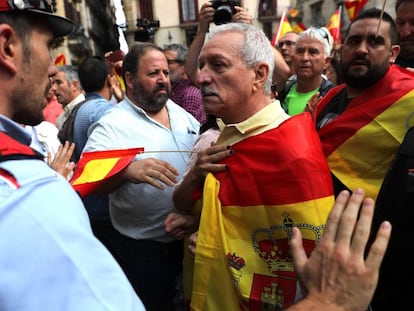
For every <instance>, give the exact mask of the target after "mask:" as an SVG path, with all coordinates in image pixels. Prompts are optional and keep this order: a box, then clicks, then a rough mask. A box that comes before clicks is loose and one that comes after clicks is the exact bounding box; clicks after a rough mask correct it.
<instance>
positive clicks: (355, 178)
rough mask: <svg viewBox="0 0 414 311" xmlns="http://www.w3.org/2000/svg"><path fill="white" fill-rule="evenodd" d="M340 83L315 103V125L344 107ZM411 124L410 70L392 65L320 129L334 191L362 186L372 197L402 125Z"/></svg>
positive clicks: (413, 87)
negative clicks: (338, 107)
mask: <svg viewBox="0 0 414 311" xmlns="http://www.w3.org/2000/svg"><path fill="white" fill-rule="evenodd" d="M340 98H343V100H346V90H345V85H344V84H342V85H339V86H337V87H335V88H333V89H331V90H330V92H329V93H328V94H326V95H325V96H324V97H323V98H322V100H321V102H320V103H319V104H318V106H317V107H316V111H315V118H316V121H317V124H322V123H323V122H322V123H321V121H322V120H323V118H324V117H326V116H327V115H329V114H330V113H331V112H332V111H333V110H335V109H336V108H335V105H344V103H342V102H341V101H342V100H341V99H340ZM413 124H414V74H412V73H411V72H409V71H407V70H405V69H403V68H401V67H399V66H397V65H391V66H390V68H389V70H388V72H387V73H386V74H385V75H384V77H383V78H381V79H380V80H379V81H378V82H377V83H375V84H374V85H372V86H370V87H369V88H368V89H367V90H366V91H365V92H364V93H363V94H361V95H360V96H357V97H355V98H353V99H351V100H350V101H349V103H348V104H346V108H345V110H344V111H343V112H342V113H340V114H339V116H337V117H336V118H334V119H333V120H331V121H329V123H326V124H325V125H323V124H322V127H321V128H320V129H319V136H320V139H321V142H322V147H323V151H324V153H325V156H326V157H327V159H328V164H329V167H330V169H331V171H332V173H333V175H334V176H335V177H336V178H335V183H336V184H338V185H337V186H336V187H337V188H338V191H339V189H340V188H344V186H345V187H346V188H348V189H355V188H356V187H362V188H364V189H365V191H366V194H367V197H371V198H373V199H375V198H376V197H377V195H378V191H379V188H380V186H381V183H382V181H383V179H384V177H385V174H386V172H387V170H388V168H389V166H390V164H391V161H392V159H393V157H394V154H395V153H396V151H397V149H398V147H399V146H400V144H401V142H402V140H403V138H404V135H405V133H406V132H407V128H408V127H411V126H412V125H413Z"/></svg>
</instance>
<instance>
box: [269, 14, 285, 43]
mask: <svg viewBox="0 0 414 311" xmlns="http://www.w3.org/2000/svg"><path fill="white" fill-rule="evenodd" d="M285 17H286V11H283V13H282V17H281V18H280V21H279V25H278V27H277V33H276V36H275V39H274V40H273V41H274V42H272V43H273V46H276V44H277V43H278V42H279V36H280V32H281V31H282V26H283V23H284V22H285Z"/></svg>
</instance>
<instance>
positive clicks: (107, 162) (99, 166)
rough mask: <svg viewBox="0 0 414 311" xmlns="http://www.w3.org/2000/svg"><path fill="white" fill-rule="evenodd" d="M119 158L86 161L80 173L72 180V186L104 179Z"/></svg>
mask: <svg viewBox="0 0 414 311" xmlns="http://www.w3.org/2000/svg"><path fill="white" fill-rule="evenodd" d="M118 160H119V158H110V159H96V160H90V161H89V162H88V163H86V165H85V167H84V169H83V172H82V174H81V175H80V176H79V178H78V179H76V180H75V181H73V182H72V185H73V186H76V185H80V184H84V183H92V182H97V181H100V180H102V179H104V178H105V177H106V176H107V175H108V173H109V172H110V171H111V170H112V168H113V167H114V166H115V164H116V162H117V161H118Z"/></svg>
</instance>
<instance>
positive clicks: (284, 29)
mask: <svg viewBox="0 0 414 311" xmlns="http://www.w3.org/2000/svg"><path fill="white" fill-rule="evenodd" d="M290 31H292V26H291V25H290V23H289V20H288V18H287V16H286V12H283V14H282V16H281V18H280V22H279V25H278V26H277V29H276V32H275V35H274V36H273V39H272V46H276V45H277V43H278V42H279V39H280V38H281V37H283V35H284V34H286V33H288V32H290Z"/></svg>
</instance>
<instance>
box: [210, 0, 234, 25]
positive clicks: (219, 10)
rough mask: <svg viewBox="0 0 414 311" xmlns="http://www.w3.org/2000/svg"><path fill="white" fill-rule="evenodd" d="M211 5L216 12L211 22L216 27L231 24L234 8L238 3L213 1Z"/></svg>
mask: <svg viewBox="0 0 414 311" xmlns="http://www.w3.org/2000/svg"><path fill="white" fill-rule="evenodd" d="M211 5H212V6H213V8H214V9H215V10H216V11H215V12H214V16H213V21H214V24H216V25H221V24H227V23H230V22H231V19H232V17H233V15H234V14H236V9H235V8H234V7H235V6H240V1H234V0H213V1H211Z"/></svg>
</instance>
